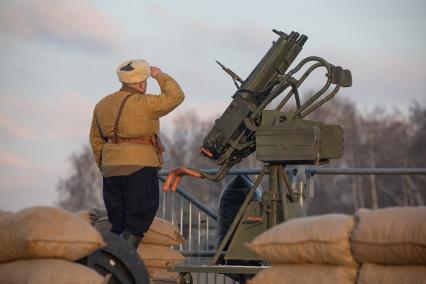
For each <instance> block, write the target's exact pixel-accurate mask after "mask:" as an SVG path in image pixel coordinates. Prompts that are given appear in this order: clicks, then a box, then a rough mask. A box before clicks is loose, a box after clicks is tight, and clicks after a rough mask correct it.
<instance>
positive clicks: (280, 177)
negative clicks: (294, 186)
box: [278, 166, 288, 221]
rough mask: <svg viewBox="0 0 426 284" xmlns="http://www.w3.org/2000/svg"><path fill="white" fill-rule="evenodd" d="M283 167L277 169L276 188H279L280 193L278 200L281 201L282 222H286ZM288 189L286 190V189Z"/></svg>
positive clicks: (285, 185) (285, 184)
mask: <svg viewBox="0 0 426 284" xmlns="http://www.w3.org/2000/svg"><path fill="white" fill-rule="evenodd" d="M284 171H285V167H284V166H279V167H278V187H279V193H280V199H281V209H282V214H283V220H284V221H287V219H288V216H287V215H288V214H287V193H286V190H285V188H286V187H287V183H286V182H285V179H284ZM287 189H288V188H287Z"/></svg>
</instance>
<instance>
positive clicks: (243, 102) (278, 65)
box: [203, 30, 307, 164]
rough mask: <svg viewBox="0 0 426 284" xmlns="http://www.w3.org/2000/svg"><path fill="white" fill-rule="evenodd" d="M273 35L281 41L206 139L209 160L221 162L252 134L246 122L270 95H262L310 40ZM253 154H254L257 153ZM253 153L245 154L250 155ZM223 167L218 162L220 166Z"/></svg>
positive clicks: (243, 87)
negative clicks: (235, 142)
mask: <svg viewBox="0 0 426 284" xmlns="http://www.w3.org/2000/svg"><path fill="white" fill-rule="evenodd" d="M273 31H274V32H275V33H276V34H278V35H279V38H278V39H277V40H276V41H275V42H274V43H273V44H272V46H271V48H270V49H269V50H268V52H267V53H266V54H265V56H264V57H263V58H262V59H261V60H260V62H259V63H258V64H257V66H256V67H255V68H254V69H253V71H252V72H251V73H250V75H249V76H248V77H247V79H246V80H244V81H243V83H242V84H241V88H240V90H238V91H237V92H236V93H235V94H234V96H233V101H232V102H231V104H230V105H229V106H228V108H227V109H226V110H225V112H224V113H223V114H222V116H221V117H220V118H219V119H217V120H216V122H215V125H214V126H213V128H212V129H211V131H210V132H209V133H208V134H207V136H206V137H205V139H204V142H203V147H204V148H205V149H207V150H208V151H209V152H210V153H212V154H213V155H212V156H211V157H209V158H210V159H212V160H216V161H217V162H218V161H219V160H218V159H219V158H223V154H224V153H225V152H226V151H227V149H229V147H230V145H231V144H232V142H234V141H235V140H236V139H237V138H238V137H242V135H241V134H242V133H245V132H246V131H249V130H248V129H247V127H246V126H245V124H244V119H245V118H247V117H249V116H250V114H251V113H252V112H253V111H254V110H255V109H256V108H257V106H259V105H260V104H261V103H262V101H263V100H264V99H265V98H266V97H267V95H268V93H264V94H262V93H260V92H262V91H263V90H265V89H266V90H267V89H269V88H270V87H273V86H274V84H276V82H277V79H278V77H279V76H280V75H281V74H283V73H285V72H286V71H287V69H288V68H289V67H290V65H291V64H292V63H293V61H294V60H295V58H296V56H297V55H298V54H299V53H300V51H301V50H302V46H303V44H304V43H305V42H306V40H307V37H306V36H305V35H302V36H300V37H299V33H297V32H294V31H293V32H291V33H290V34H289V35H287V34H285V33H284V32H280V31H276V30H273ZM246 142H248V141H246ZM250 151H251V152H253V151H254V149H252V150H250ZM250 151H248V152H247V153H246V154H247V155H248V154H250ZM244 155H245V154H244ZM220 163H221V162H220V161H219V162H218V164H220Z"/></svg>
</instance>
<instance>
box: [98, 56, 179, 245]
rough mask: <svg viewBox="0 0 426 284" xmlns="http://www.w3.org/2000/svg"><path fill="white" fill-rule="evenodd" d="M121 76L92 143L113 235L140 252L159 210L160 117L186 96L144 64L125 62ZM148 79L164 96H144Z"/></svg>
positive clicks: (105, 103)
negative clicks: (143, 239)
mask: <svg viewBox="0 0 426 284" xmlns="http://www.w3.org/2000/svg"><path fill="white" fill-rule="evenodd" d="M117 74H118V79H119V80H120V81H121V82H122V83H123V86H122V88H121V89H120V90H119V91H118V92H115V93H113V94H111V95H108V96H106V97H104V98H103V99H102V100H101V101H100V102H99V103H98V104H97V105H96V107H95V111H94V113H93V120H92V127H91V129H90V144H91V146H92V150H93V154H94V157H95V160H96V163H97V165H98V167H99V169H100V171H101V173H102V175H103V197H104V202H105V207H106V209H107V212H108V219H109V221H110V222H111V224H112V228H111V232H113V233H116V234H120V236H122V237H123V238H124V239H126V240H127V241H128V242H129V243H130V244H132V245H133V246H134V247H135V248H137V247H138V245H139V243H140V241H141V240H142V238H143V235H144V233H145V232H146V231H147V230H148V229H149V227H150V225H151V223H152V221H153V220H154V217H155V214H156V212H157V210H158V206H159V187H158V169H159V168H161V166H162V163H163V159H162V152H163V151H164V148H163V146H162V144H161V142H160V137H159V133H160V122H159V119H160V117H162V116H164V115H166V114H167V113H169V112H171V111H172V110H173V109H174V108H176V107H177V106H178V105H179V104H180V103H182V101H183V99H184V93H183V91H182V89H181V88H180V87H179V85H178V83H177V82H176V81H175V80H174V79H173V78H172V77H170V76H169V75H167V74H166V73H163V72H162V71H161V70H160V69H159V68H157V67H153V66H152V67H150V66H149V65H148V63H147V62H146V61H144V60H129V61H126V62H124V63H122V64H121V65H120V66H119V67H118V69H117ZM149 76H151V77H153V78H154V79H155V80H157V82H158V84H159V85H160V89H161V94H159V95H150V94H145V92H146V87H147V82H146V80H147V79H148V77H149Z"/></svg>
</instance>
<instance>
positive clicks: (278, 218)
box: [164, 30, 352, 264]
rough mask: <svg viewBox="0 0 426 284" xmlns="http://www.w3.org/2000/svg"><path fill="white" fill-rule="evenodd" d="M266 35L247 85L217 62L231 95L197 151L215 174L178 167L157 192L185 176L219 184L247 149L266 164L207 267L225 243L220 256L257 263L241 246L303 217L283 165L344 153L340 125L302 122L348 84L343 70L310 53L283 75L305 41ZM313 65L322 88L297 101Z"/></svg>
mask: <svg viewBox="0 0 426 284" xmlns="http://www.w3.org/2000/svg"><path fill="white" fill-rule="evenodd" d="M273 31H274V32H275V33H276V34H277V35H278V36H279V37H278V39H277V40H276V41H274V42H273V44H272V46H271V48H270V49H269V51H268V52H267V53H266V55H265V56H264V57H263V58H262V60H261V61H260V62H259V63H258V64H257V66H256V67H255V68H254V70H253V71H252V72H251V73H250V75H249V76H248V77H247V79H246V80H241V78H240V77H239V76H238V75H236V74H235V73H234V72H233V71H232V70H230V69H228V68H226V67H225V66H223V65H222V64H221V63H219V62H218V64H219V65H220V66H221V67H222V68H223V69H224V70H225V71H226V72H227V73H228V74H229V75H230V76H231V77H232V79H233V81H234V84H235V85H236V86H237V91H236V92H235V94H234V95H233V97H232V98H233V100H232V102H231V104H230V105H229V106H228V107H227V108H226V110H225V111H224V113H223V114H222V116H221V117H220V118H219V119H217V120H216V121H215V124H214V126H213V128H212V129H211V130H210V132H209V133H208V134H207V136H206V137H205V139H204V141H203V145H202V146H201V148H200V151H201V154H202V155H203V156H205V157H207V158H208V159H210V160H212V161H214V162H215V163H216V164H217V165H218V166H219V169H218V171H217V173H216V174H209V173H206V172H203V171H201V170H198V169H193V168H178V169H176V170H174V171H172V172H171V174H170V175H169V177H168V179H167V181H166V182H165V184H164V190H166V191H167V190H168V189H170V190H171V191H175V190H176V188H177V185H178V184H179V182H180V180H181V178H182V177H183V176H185V175H189V176H193V177H197V178H206V179H209V180H213V181H219V180H221V179H223V178H224V177H225V176H226V174H227V172H228V171H229V170H230V169H231V168H232V167H233V166H234V165H236V164H238V163H239V162H240V161H241V160H242V159H244V158H245V157H247V156H249V155H250V154H252V153H253V152H254V151H256V158H257V159H258V160H259V161H262V162H264V163H265V166H264V168H263V170H262V171H261V173H260V175H259V176H258V178H257V179H256V181H255V182H254V185H253V188H252V189H251V190H250V192H249V194H248V196H247V198H246V199H245V201H244V203H243V204H242V206H241V209H240V210H239V212H238V214H237V216H236V218H235V219H234V221H233V223H232V225H231V227H230V229H229V230H228V233H227V234H226V235H225V237H224V239H223V241H222V243H221V244H220V246H219V248H218V250H217V253H216V255H215V257H214V258H213V260H212V262H211V263H212V264H216V263H217V261H218V259H219V257H220V256H221V254H222V253H223V249H224V247H225V246H226V245H229V247H228V249H227V252H226V254H225V259H247V260H248V259H256V258H257V256H256V255H255V254H253V253H252V252H250V251H249V250H248V249H247V248H246V247H245V246H244V243H245V242H249V241H251V240H252V239H253V238H254V237H256V236H257V235H258V234H260V233H261V232H263V231H265V230H267V229H268V228H270V227H272V226H274V225H275V224H277V223H279V222H282V221H286V220H288V219H290V218H294V217H298V216H303V215H304V212H303V209H302V207H301V206H300V204H299V203H298V198H299V197H298V196H297V194H298V193H295V192H294V191H293V190H292V188H291V186H290V185H289V178H288V176H287V172H286V170H285V166H286V165H307V164H308V165H319V164H324V163H327V162H328V161H329V160H330V159H337V158H340V157H341V156H342V154H343V130H342V128H341V127H340V126H339V125H331V124H325V123H323V122H320V121H313V120H307V119H305V117H306V116H307V115H308V114H310V113H312V112H313V111H315V110H316V109H318V108H319V107H320V106H321V105H323V104H324V103H326V102H327V101H329V100H330V99H331V98H333V97H334V96H335V95H336V94H337V92H338V91H339V89H340V88H341V87H350V86H351V85H352V77H351V73H350V71H349V70H346V69H343V68H342V67H340V66H334V65H332V64H330V63H329V62H327V61H326V60H324V59H322V58H320V57H316V56H311V57H307V58H305V59H303V60H302V61H301V62H300V63H299V64H297V65H296V66H295V67H294V68H293V69H291V70H290V71H288V69H289V67H290V65H291V64H292V63H293V61H294V60H295V58H296V57H297V55H298V54H299V53H300V51H301V50H302V47H303V45H304V44H305V42H306V41H307V39H308V37H307V36H306V35H299V33H297V32H291V33H290V34H286V33H284V32H281V31H277V30H273ZM308 66H309V67H308ZM303 68H307V69H306V71H305V72H304V73H303V74H302V75H301V76H300V77H298V78H296V76H295V75H296V74H297V73H298V72H299V71H300V70H301V69H303ZM318 68H323V69H325V78H326V80H325V83H324V85H323V86H322V88H321V89H319V90H318V91H317V92H316V93H315V94H313V95H312V96H311V97H310V98H308V99H307V100H306V101H305V102H304V103H302V102H301V100H300V97H299V92H298V89H299V87H300V86H301V85H302V83H303V82H304V81H305V80H306V78H307V77H308V76H309V75H310V74H311V73H312V72H313V71H314V70H316V69H318ZM283 92H286V94H285V95H284V97H283V98H282V99H281V101H280V103H279V104H278V106H277V107H276V108H275V109H273V110H266V107H267V106H268V105H269V104H270V103H271V102H272V101H273V100H275V99H276V98H277V97H278V96H279V95H281V94H282V93H283ZM292 97H294V99H295V103H296V107H295V109H293V110H291V111H287V112H283V111H281V110H282V109H283V107H284V106H286V105H287V104H288V102H289V101H290V99H291V98H292ZM265 175H269V190H267V191H265V192H264V193H263V196H262V201H252V197H253V194H254V192H255V190H256V188H257V187H258V186H259V184H260V181H261V180H262V178H263V177H264V176H265ZM299 194H301V193H299Z"/></svg>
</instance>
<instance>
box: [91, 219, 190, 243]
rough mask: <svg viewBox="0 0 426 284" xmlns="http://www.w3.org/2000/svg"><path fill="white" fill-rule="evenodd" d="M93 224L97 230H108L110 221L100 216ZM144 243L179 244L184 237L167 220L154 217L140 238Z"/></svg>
mask: <svg viewBox="0 0 426 284" xmlns="http://www.w3.org/2000/svg"><path fill="white" fill-rule="evenodd" d="M93 225H94V226H95V228H96V229H97V230H99V231H108V232H109V231H110V230H111V223H110V222H109V221H108V217H101V218H99V219H98V220H96V221H95V222H94V223H93ZM142 242H143V243H144V244H155V245H168V246H173V245H181V244H184V243H185V238H184V237H183V236H182V234H181V233H179V231H178V230H177V229H176V227H175V226H174V225H173V224H172V223H170V222H169V221H167V220H165V219H162V218H158V217H155V218H154V221H153V222H152V224H151V226H150V227H149V230H148V231H147V232H146V233H145V236H144V238H143V240H142Z"/></svg>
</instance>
